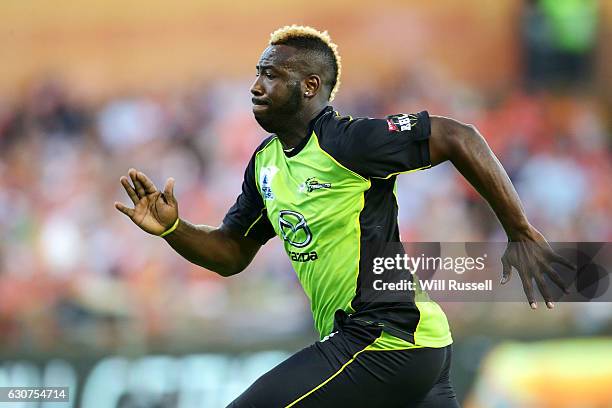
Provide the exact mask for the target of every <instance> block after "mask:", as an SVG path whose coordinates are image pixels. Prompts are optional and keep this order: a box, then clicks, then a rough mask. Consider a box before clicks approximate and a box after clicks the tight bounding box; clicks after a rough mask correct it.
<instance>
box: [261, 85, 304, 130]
mask: <svg viewBox="0 0 612 408" xmlns="http://www.w3.org/2000/svg"><path fill="white" fill-rule="evenodd" d="M287 88H288V91H289V92H288V93H289V95H288V97H287V100H286V101H284V102H276V103H273V104H271V105H268V108H267V109H266V110H265V112H261V113H260V114H254V116H255V120H256V121H257V123H258V124H259V126H261V127H262V128H263V129H264V130H265V131H266V132H268V133H278V132H279V131H282V130H283V128H285V127H286V125H287V122H290V121H291V120H292V119H294V118H295V117H296V116H297V114H298V113H299V112H300V111H301V110H302V108H303V107H304V101H303V100H302V91H301V87H300V82H299V81H296V82H293V83H291V84H289V85H288V86H287Z"/></svg>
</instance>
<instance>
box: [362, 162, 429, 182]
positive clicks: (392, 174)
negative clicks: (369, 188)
mask: <svg viewBox="0 0 612 408" xmlns="http://www.w3.org/2000/svg"><path fill="white" fill-rule="evenodd" d="M430 167H431V164H428V165H427V166H423V167H419V168H418V169H412V170H406V171H398V172H395V173H391V174H389V175H388V176H385V177H375V176H372V177H371V178H375V179H380V180H387V179H389V178H391V177H393V176H397V175H398V174H408V173H413V172H415V171H419V170H425V169H428V168H430Z"/></svg>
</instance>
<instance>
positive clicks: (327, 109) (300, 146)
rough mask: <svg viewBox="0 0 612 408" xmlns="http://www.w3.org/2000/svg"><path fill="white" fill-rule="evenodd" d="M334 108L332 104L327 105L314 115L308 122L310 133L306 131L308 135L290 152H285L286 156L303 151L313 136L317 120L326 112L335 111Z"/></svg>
mask: <svg viewBox="0 0 612 408" xmlns="http://www.w3.org/2000/svg"><path fill="white" fill-rule="evenodd" d="M333 111H334V108H332V107H331V106H326V107H324V108H323V109H322V110H321V112H319V113H318V114H317V116H315V117H314V119H313V120H311V121H310V123H309V124H308V133H306V137H305V138H303V139H302V140H301V141H300V143H299V144H298V145H297V146H295V147H294V148H293V149H292V150H291V151H290V152H284V153H285V156H287V157H293V156H295V155H297V154H298V153H299V152H301V151H302V149H303V148H304V146H306V143H308V141H309V140H310V136H312V132H313V130H314V127H315V124H316V123H317V121H318V120H319V119H321V118H322V117H323V116H324V115H325V114H327V113H329V112H333Z"/></svg>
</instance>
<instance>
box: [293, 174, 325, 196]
mask: <svg viewBox="0 0 612 408" xmlns="http://www.w3.org/2000/svg"><path fill="white" fill-rule="evenodd" d="M322 188H331V183H319V181H318V180H317V179H316V177H308V178H307V179H306V181H305V182H303V183H302V184H300V185H299V186H298V191H299V192H300V193H304V192H306V193H312V192H313V191H315V190H320V189H322Z"/></svg>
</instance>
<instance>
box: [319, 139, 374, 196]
mask: <svg viewBox="0 0 612 408" xmlns="http://www.w3.org/2000/svg"><path fill="white" fill-rule="evenodd" d="M312 137H313V138H314V140H315V143H316V144H317V147H318V148H319V150H320V151H322V152H323V154H324V155H326V156H327V157H329V158H330V159H332V161H333V162H334V163H336V165H338V166H339V167H341V168H343V169H344V170H346V171H348V172H349V173H351V174H353V175H354V176H357V177H358V178H359V179H361V180H363V181H365V182H367V183H368V188H367V190H369V189H370V187H372V182H371V181H370V180H368V179H367V178H365V177H363V176H362V175H361V174H359V173H355V172H354V171H353V170H351V169H349V168H348V167H345V166H343V165H342V164H340V163H339V162H338V160H336V159H335V158H334V157H333V156H332V155H331V154H329V153H327V152H326V151H325V150H323V149H322V148H321V145H320V144H319V137H318V136H317V134H316V133H315V132H314V131H313V132H312Z"/></svg>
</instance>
